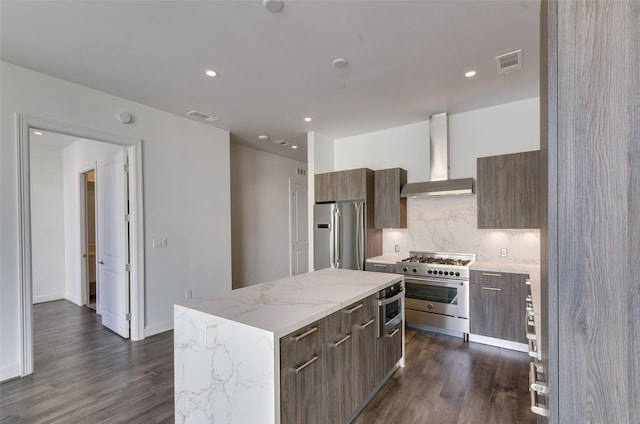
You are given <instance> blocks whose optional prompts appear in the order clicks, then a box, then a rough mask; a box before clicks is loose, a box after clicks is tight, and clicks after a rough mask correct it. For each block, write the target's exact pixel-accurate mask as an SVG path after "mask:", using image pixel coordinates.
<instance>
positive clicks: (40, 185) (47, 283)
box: [30, 143, 65, 303]
mask: <svg viewBox="0 0 640 424" xmlns="http://www.w3.org/2000/svg"><path fill="white" fill-rule="evenodd" d="M30 154H31V255H32V263H31V267H32V271H31V272H32V278H33V303H40V302H49V301H51V300H58V299H63V298H64V283H65V250H64V202H63V194H64V192H63V176H62V175H63V171H62V169H63V165H62V163H63V161H62V148H60V147H53V146H47V145H45V144H40V143H32V144H31V151H30Z"/></svg>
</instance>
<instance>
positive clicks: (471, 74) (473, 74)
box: [464, 71, 476, 78]
mask: <svg viewBox="0 0 640 424" xmlns="http://www.w3.org/2000/svg"><path fill="white" fill-rule="evenodd" d="M475 75H476V71H469V72H467V73H465V74H464V76H465V77H467V78H471V77H473V76H475Z"/></svg>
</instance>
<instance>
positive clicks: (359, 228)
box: [356, 203, 364, 271]
mask: <svg viewBox="0 0 640 424" xmlns="http://www.w3.org/2000/svg"><path fill="white" fill-rule="evenodd" d="M356 210H357V211H358V214H357V216H358V219H357V222H356V239H357V243H356V260H357V261H358V270H360V271H362V270H363V263H364V260H363V257H362V256H363V255H362V252H363V251H364V228H363V226H364V204H362V203H360V204H357V203H356Z"/></svg>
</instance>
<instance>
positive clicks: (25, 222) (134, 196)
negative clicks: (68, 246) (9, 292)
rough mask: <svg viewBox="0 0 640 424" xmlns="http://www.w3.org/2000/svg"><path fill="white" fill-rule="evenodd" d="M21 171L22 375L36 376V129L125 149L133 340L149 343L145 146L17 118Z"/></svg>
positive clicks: (31, 118)
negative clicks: (146, 339)
mask: <svg viewBox="0 0 640 424" xmlns="http://www.w3.org/2000/svg"><path fill="white" fill-rule="evenodd" d="M15 123H16V144H17V153H18V155H17V158H16V159H17V162H18V163H17V165H18V166H17V168H18V219H19V222H18V227H19V228H18V232H19V237H18V256H19V270H18V271H19V276H18V278H19V281H20V305H19V306H20V312H19V314H20V317H19V334H20V346H19V348H20V355H19V358H20V375H21V376H23V377H24V376H26V375H29V374H32V373H33V276H32V271H31V196H30V184H31V181H30V166H31V163H30V162H31V161H30V140H29V132H30V129H31V128H37V129H40V130H44V131H52V132H58V133H62V134H68V135H71V136H74V137H78V138H86V139H91V140H96V141H102V142H105V143H111V144H116V145H120V146H123V147H125V149H126V150H127V155H128V161H129V181H128V188H129V211H130V212H129V215H130V222H129V225H130V234H129V249H130V264H131V273H130V289H129V290H130V312H131V322H130V325H131V339H132V340H143V339H144V310H145V303H144V221H143V216H144V211H143V196H142V187H143V186H142V183H143V181H142V140H140V139H135V138H131V137H127V136H122V135H114V134H110V133H106V132H103V131H99V130H95V129H90V128H83V127H78V126H74V125H71V124H66V123H61V122H56V121H52V120H49V119H47V118H42V117H39V116H32V115H25V114H19V113H16V114H15Z"/></svg>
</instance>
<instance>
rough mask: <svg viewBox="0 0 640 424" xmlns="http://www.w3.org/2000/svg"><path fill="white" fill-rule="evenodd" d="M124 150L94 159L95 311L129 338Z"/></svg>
mask: <svg viewBox="0 0 640 424" xmlns="http://www.w3.org/2000/svg"><path fill="white" fill-rule="evenodd" d="M125 154H126V153H125V151H124V150H120V151H117V152H114V153H112V154H109V155H107V156H105V157H103V158H102V159H100V160H98V173H97V175H96V183H97V191H98V252H97V254H98V313H99V314H100V315H102V324H103V325H104V326H105V327H107V328H109V329H111V330H112V331H114V332H116V333H117V334H119V335H121V336H122V337H124V338H129V321H128V319H127V318H128V316H127V315H128V313H129V272H128V271H127V265H128V263H129V223H128V222H127V220H126V218H125V216H126V214H127V178H126V172H125V169H124V164H125Z"/></svg>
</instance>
